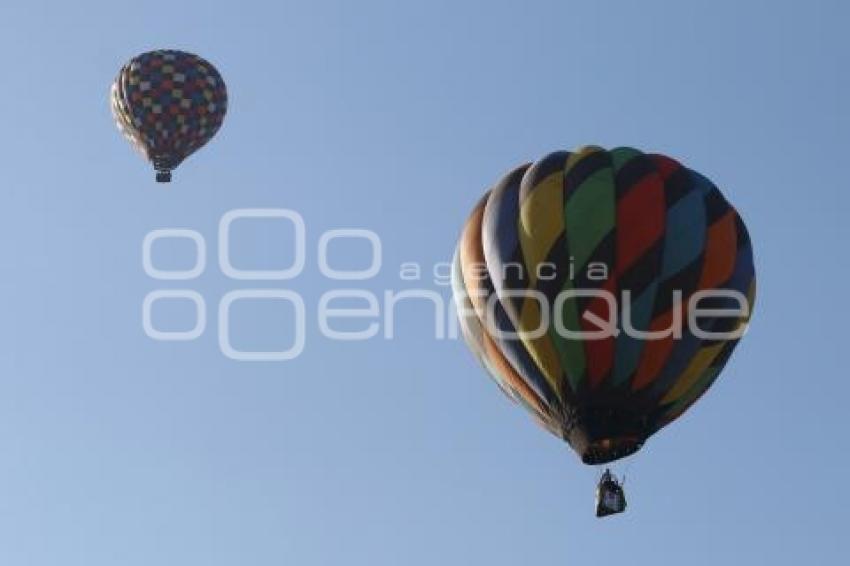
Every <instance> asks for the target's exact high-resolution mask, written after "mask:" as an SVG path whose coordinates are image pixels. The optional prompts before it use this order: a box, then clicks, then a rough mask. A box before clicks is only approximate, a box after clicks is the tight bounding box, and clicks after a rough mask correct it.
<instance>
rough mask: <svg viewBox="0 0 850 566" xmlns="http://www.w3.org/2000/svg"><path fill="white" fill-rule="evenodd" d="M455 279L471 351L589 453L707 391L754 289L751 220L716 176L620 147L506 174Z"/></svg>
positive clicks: (637, 433)
mask: <svg viewBox="0 0 850 566" xmlns="http://www.w3.org/2000/svg"><path fill="white" fill-rule="evenodd" d="M452 279H453V290H454V296H455V302H456V304H457V308H458V315H459V319H460V322H461V328H462V330H463V335H464V338H465V340H466V342H467V344H468V346H469V347H470V349H471V350H472V351H473V352H474V353H475V355H476V356H477V357H478V359H479V360H480V362H481V363H482V365H483V366H484V367H485V369H486V370H487V371H488V373H489V374H490V375H491V376H492V378H493V379H494V380H495V381H496V383H497V384H498V385H499V387H500V388H501V389H502V391H503V392H504V393H505V394H506V395H507V396H508V397H509V398H510V399H512V400H514V401H516V402H517V403H519V404H520V405H522V406H523V407H525V408H526V409H527V410H528V411H529V412H530V413H531V414H532V415H533V417H534V418H535V419H536V420H537V421H538V422H539V423H540V424H541V425H543V426H544V427H545V428H546V429H547V430H549V431H550V432H552V433H553V434H555V435H557V436H559V437H560V438H562V439H563V440H565V441H566V442H567V443H568V444H569V445H570V446H571V447H572V449H573V450H574V451H575V452H576V453H577V454H578V456H579V457H580V458H581V460H582V461H583V462H584V463H586V464H603V463H606V462H611V461H614V460H617V459H619V458H623V457H625V456H628V455H630V454H633V453H634V452H636V451H637V450H639V449H640V448H641V446H643V444H644V443H645V442H646V440H647V439H648V438H649V437H650V436H652V435H653V434H654V433H656V432H657V431H658V430H660V429H661V428H662V427H664V426H666V425H667V424H669V423H671V422H672V421H673V420H675V419H676V418H677V417H679V416H680V415H681V414H682V413H684V412H685V411H686V410H687V409H688V408H689V407H690V406H691V405H692V404H693V403H694V402H696V401H697V400H698V399H699V398H700V397H701V396H702V395H703V393H705V391H706V390H707V389H708V388H709V387H710V386H711V384H712V383H714V381H715V379H716V378H717V376H718V375H719V373H720V371H721V370H722V369H723V367H724V365H725V364H726V362H727V360H728V359H729V356H730V355H731V354H732V351H733V350H734V349H735V346H736V345H737V343H738V340H739V338H740V336H741V335H742V333H743V330H744V329H745V328H746V325H747V322H748V320H749V317H750V314H751V312H752V306H753V299H754V293H755V273H754V267H753V254H752V248H751V244H750V238H749V236H748V233H747V229H746V227H745V226H744V222H743V221H742V220H741V217H740V216H739V215H738V213H737V212H736V211H735V209H734V208H733V207H732V206H731V205H730V204H729V203H728V202H727V201H726V199H725V198H724V197H723V195H722V194H721V193H720V191H719V190H718V189H717V187H716V186H714V184H712V182H711V181H709V180H708V179H707V178H705V177H704V176H702V175H700V174H699V173H697V172H696V171H693V170H691V169H688V168H687V167H685V166H683V165H681V164H680V163H678V162H677V161H675V160H673V159H671V158H669V157H666V156H664V155H660V154H647V153H642V152H641V151H639V150H636V149H633V148H628V147H620V148H616V149H612V150H610V151H608V150H605V149H602V148H599V147H584V148H581V149H579V150H577V151H574V152H567V151H558V152H554V153H551V154H549V155H547V156H545V157H543V158H542V159H540V160H539V161H537V162H535V163H529V164H525V165H522V166H520V167H517V168H515V169H514V170H512V171H510V172H509V173H507V174H506V175H505V176H504V177H503V178H502V179H501V180H500V181H499V182H498V183H496V184H495V185H494V186H493V187H492V189H491V190H489V191H488V192H487V193H486V194H485V195H484V197H483V198H482V199H481V200H480V201H479V202H478V204H477V205H476V206H475V207H474V209H473V210H472V213H471V215H470V216H469V218H468V220H467V222H466V225H465V226H464V229H463V232H462V235H461V238H460V241H459V242H458V245H457V249H456V251H455V256H454V262H453V270H452ZM698 298H699V299H700V300H699V301H697V300H696V299H698ZM693 305H697V306H698V307H699V309H701V311H700V313H699V314H700V315H701V316H700V317H698V318H697V319H696V320H697V323H696V324H695V325H692V324H690V318H689V314H688V313H689V312H690V311H689V310H688V309H689V308H691V306H693ZM730 313H731V314H730ZM676 323H678V326H677V324H676ZM608 479H609V480H610V479H611V476H610V475H608ZM622 507H623V508H624V507H625V504H624V500H623V504H622Z"/></svg>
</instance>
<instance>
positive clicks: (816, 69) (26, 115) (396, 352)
mask: <svg viewBox="0 0 850 566" xmlns="http://www.w3.org/2000/svg"><path fill="white" fill-rule="evenodd" d="M848 21H850V8H848V4H847V3H846V2H841V1H839V0H835V1H832V2H829V1H819V0H816V1H810V2H803V1H798V2H786V1H771V2H767V1H764V2H741V1H739V0H736V1H716V0H712V1H703V2H653V1H643V2H625V1H623V2H572V1H553V2H501V1H492V0H491V1H487V2H457V1H437V0H428V1H422V2H404V3H402V2H393V1H387V2H366V1H361V2H345V1H341V0H340V1H338V2H317V1H303V2H297V3H296V2H266V3H251V2H230V3H219V2H197V1H196V2H161V1H148V2H143V3H140V2H126V3H122V2H115V1H114V0H113V1H110V2H88V3H86V2H54V3H52V4H50V3H41V2H38V1H33V2H15V3H6V4H4V5H3V7H2V9H0V65H2V69H3V80H2V83H0V84H2V91H0V127H2V135H0V156H2V157H0V161H2V163H3V164H4V166H3V173H2V176H1V177H0V199H2V200H0V202H2V203H3V206H2V210H3V214H2V222H0V260H2V264H3V277H2V280H0V281H2V282H0V290H2V298H0V307H1V308H2V310H0V312H2V313H3V314H2V317H0V340H1V342H0V354H1V355H0V564H4V565H10V566H24V565H35V566H48V565H50V566H52V565H57V566H59V565H61V566H72V565H85V566H99V565H109V566H114V565H122V566H135V565H139V566H150V565H154V564H155V565H157V566H166V565H180V566H186V565H195V564H197V565H216V566H218V565H231V564H232V565H236V564H239V565H243V564H250V565H252V566H260V565H267V564H268V565H272V564H274V565H281V564H292V565H297V566H313V565H326V564H329V565H337V564H345V565H368V566H377V565H398V564H404V565H411V566H414V565H429V566H431V565H433V564H446V565H468V564H488V565H493V566H496V565H515V564H550V565H551V564H597V563H620V564H652V565H655V564H712V565H714V564H771V565H779V564H801V563H806V564H818V563H830V564H838V563H842V562H844V561H845V560H846V557H845V554H846V552H845V550H844V542H845V537H846V533H845V529H844V528H843V527H844V526H846V524H847V510H846V509H847V506H848V504H850V496H848V493H850V490H848V489H846V487H844V486H842V485H841V483H840V482H841V481H843V480H845V479H846V477H847V476H848V471H850V470H848V468H850V459H848V456H847V454H846V452H845V449H846V447H847V436H848V432H850V431H848V425H847V416H846V400H847V398H848V397H850V385H848V380H847V375H846V370H845V367H844V365H843V364H842V363H840V360H842V359H844V354H845V352H843V348H845V347H846V345H845V342H846V338H845V332H846V330H845V328H844V321H845V320H846V317H847V314H848V307H847V305H846V299H844V298H843V295H842V293H843V292H844V283H845V281H846V280H847V276H848V267H847V253H846V248H845V245H846V242H847V240H848V237H850V228H848V222H847V220H846V218H847V215H848V212H850V210H848V208H850V196H848V193H850V191H848V187H847V181H846V174H845V168H846V154H847V150H848V149H850V134H848V132H850V112H848V109H847V101H848V100H850V78H848V63H850V40H848V39H847V30H846V26H847V23H848ZM160 47H170V48H178V49H186V50H189V51H193V52H197V53H200V54H202V55H203V56H205V57H207V58H208V59H209V60H211V61H212V62H213V63H215V64H216V66H217V67H218V68H219V70H220V71H221V73H222V74H223V75H224V77H225V79H226V80H227V83H228V86H229V92H230V97H231V106H230V112H229V114H228V116H227V119H226V122H225V125H224V127H223V129H222V130H221V132H220V133H219V135H218V137H217V138H216V139H215V140H214V141H213V142H212V143H211V144H210V145H209V146H208V147H207V148H205V149H204V150H202V151H201V152H199V153H198V154H196V155H195V156H193V157H192V158H191V159H190V160H189V161H187V162H186V163H185V164H184V165H183V166H181V167H180V168H179V169H178V170H177V171H176V172H175V179H174V182H173V183H172V184H171V185H170V186H161V185H156V184H155V183H154V182H153V173H152V171H150V170H149V168H148V167H147V166H146V165H145V164H144V163H143V162H142V161H141V160H140V159H139V158H138V156H137V155H135V154H134V153H133V152H132V151H131V149H130V148H129V146H128V145H127V144H126V143H125V142H124V141H123V140H122V139H121V138H120V136H119V134H118V133H117V131H116V130H115V127H114V126H113V124H112V118H111V116H110V113H109V109H108V105H107V93H108V88H109V84H110V82H111V80H112V79H113V77H114V75H115V74H116V72H117V71H118V69H119V67H120V66H121V65H122V64H123V63H124V62H125V61H126V60H127V59H129V58H130V57H131V56H133V55H135V54H136V53H139V52H141V51H145V50H149V49H153V48H160ZM590 143H597V144H601V145H605V146H617V145H633V146H636V147H640V148H643V149H645V150H652V151H660V152H663V153H667V154H669V155H672V156H674V157H676V158H678V159H680V160H682V161H684V162H685V163H687V164H688V165H690V166H692V167H693V168H695V169H698V170H700V171H702V172H704V173H706V174H707V175H709V176H710V177H711V178H712V179H713V180H714V181H715V182H716V183H717V184H718V185H719V186H720V187H721V188H722V190H723V191H724V193H725V194H726V196H727V197H728V198H729V199H730V200H731V201H732V202H733V203H734V204H735V205H736V206H737V208H738V209H739V210H740V212H741V214H742V215H743V217H744V219H745V220H746V222H747V224H748V226H749V228H750V232H751V235H752V238H753V241H754V247H755V255H756V262H757V272H758V277H759V296H758V299H757V305H756V313H755V317H754V319H753V323H752V326H751V329H750V333H749V334H748V336H746V337H745V339H744V340H743V341H742V343H741V345H740V347H739V348H738V350H737V351H736V352H735V355H734V356H733V358H732V360H731V362H730V363H729V365H728V366H727V368H726V370H725V372H724V374H723V376H722V377H721V378H720V380H719V381H718V382H717V383H716V384H715V386H714V387H713V388H712V390H711V391H710V392H709V393H708V394H707V396H706V397H704V398H703V400H702V401H701V402H700V403H699V404H698V405H697V406H696V407H694V408H693V409H692V410H691V411H690V412H689V413H688V414H687V415H686V416H685V417H684V418H682V419H681V420H679V421H677V422H676V423H674V424H673V425H672V426H670V427H669V428H668V429H665V430H664V431H662V432H661V433H659V434H658V435H657V436H655V437H654V438H653V439H652V440H651V441H650V442H649V443H648V444H647V445H646V447H645V448H644V449H643V450H642V451H641V453H640V454H639V455H638V456H637V457H635V458H632V459H630V460H629V461H627V462H624V463H623V465H622V466H618V470H620V471H625V470H626V469H628V482H627V488H628V495H629V501H630V508H629V510H628V512H627V513H626V514H625V515H622V516H618V517H614V518H610V519H606V520H604V521H600V520H597V519H596V518H595V517H594V516H593V488H594V482H595V479H596V474H597V473H598V471H597V470H595V469H594V468H591V467H586V466H583V465H581V464H580V462H579V461H578V459H577V458H576V457H575V455H574V454H573V453H572V452H571V451H570V450H569V449H568V447H567V446H566V445H565V444H563V443H561V442H560V441H558V439H556V438H554V437H551V436H549V435H547V434H546V433H545V432H544V431H542V430H541V429H538V428H537V427H536V426H535V425H534V424H533V423H532V422H531V420H530V419H529V418H528V417H527V416H526V415H525V414H524V413H523V412H522V411H521V410H520V409H519V408H518V407H516V406H512V405H510V404H509V403H508V402H507V401H506V400H505V399H504V398H503V397H502V396H501V394H500V393H499V392H498V391H497V389H496V388H495V387H494V386H493V384H492V383H491V382H490V381H489V380H488V379H487V378H486V377H485V376H484V373H483V371H482V370H481V368H479V367H478V365H477V363H476V361H475V360H474V359H473V357H472V356H471V355H470V354H469V352H468V351H466V348H465V346H464V345H463V344H462V343H461V342H460V341H453V340H435V339H434V337H433V334H434V331H433V323H432V322H431V318H432V316H433V315H432V314H431V309H430V308H429V306H428V305H427V304H425V303H424V302H421V303H414V302H411V303H409V304H406V305H404V306H402V307H399V310H398V316H397V323H396V334H397V336H396V339H395V340H393V341H386V340H383V339H379V338H375V339H372V340H369V341H364V342H349V343H343V342H336V341H331V340H328V339H326V338H323V337H322V336H320V335H319V330H318V326H317V321H316V316H315V312H316V307H317V304H318V301H319V297H320V295H321V294H322V293H323V292H325V291H327V290H330V289H333V288H335V284H334V283H332V282H330V281H328V280H327V278H325V277H324V276H322V275H321V274H320V272H319V270H318V267H317V254H316V248H317V245H318V241H319V237H320V236H321V234H322V233H323V232H325V231H326V230H329V229H333V228H367V229H370V230H373V231H375V232H376V233H378V234H379V235H380V236H381V238H382V240H383V258H382V259H383V261H382V269H381V272H380V274H379V275H378V276H377V277H375V278H373V279H371V280H369V281H363V282H356V281H355V282H349V283H348V284H346V286H347V287H351V288H360V289H365V290H368V291H371V292H373V293H376V294H377V295H378V296H380V295H381V294H382V293H383V291H384V290H386V289H394V290H401V289H407V288H413V287H421V288H425V289H433V290H436V291H439V292H440V293H442V294H444V295H445V294H447V289H446V288H444V287H440V286H439V285H435V284H434V283H433V282H431V281H428V280H426V281H425V282H420V283H418V284H417V283H415V282H405V281H400V279H399V275H398V266H399V264H400V263H401V262H413V261H415V262H419V263H421V264H422V265H423V266H425V267H426V268H428V267H429V266H430V265H432V264H433V263H434V262H439V261H446V260H448V259H449V258H450V256H451V253H452V250H453V247H454V244H455V241H456V238H457V235H458V232H459V230H460V227H461V225H462V223H463V221H464V219H465V218H466V215H467V213H468V211H469V210H470V208H471V207H472V205H473V204H474V203H475V201H476V200H477V199H478V198H479V196H480V195H481V194H482V193H483V191H484V190H485V189H486V188H487V186H488V185H489V184H491V183H492V182H494V181H495V180H496V179H498V178H499V177H500V176H501V175H502V174H503V173H504V172H505V171H507V170H508V169H509V168H511V167H513V166H514V165H517V164H519V163H522V162H524V161H526V160H531V159H535V158H537V157H540V156H542V155H543V154H545V153H546V152H548V151H551V150H554V149H560V148H563V149H571V148H574V147H577V146H580V145H584V144H590ZM250 207H268V208H289V209H291V210H295V211H298V212H299V213H300V214H301V215H302V217H303V218H304V221H305V225H306V245H307V256H306V266H305V270H304V273H303V274H301V275H300V276H299V277H298V278H297V279H294V280H292V281H286V282H252V281H236V280H233V279H229V278H228V277H226V276H224V275H223V274H222V273H221V271H220V270H219V268H218V265H217V261H216V254H217V251H218V244H217V235H216V234H217V226H218V221H219V219H220V218H221V216H222V215H223V214H224V213H225V212H227V211H228V210H231V209H236V208H250ZM169 227H179V228H190V229H194V230H197V231H198V232H200V233H201V234H202V235H203V236H204V238H205V240H206V243H207V252H208V254H207V255H208V257H207V259H208V261H207V268H206V271H205V272H204V273H203V274H202V275H201V276H200V277H199V278H197V279H195V280H192V281H156V280H154V279H151V278H150V277H148V276H147V275H146V274H145V272H144V270H143V269H142V257H141V256H142V251H141V250H142V241H143V239H144V237H145V234H147V233H148V232H149V231H151V230H154V229H157V228H169ZM237 232H238V233H237ZM233 238H234V241H233V243H232V247H233V250H234V258H236V259H234V263H235V264H237V263H238V265H237V267H242V268H246V269H247V268H251V267H255V268H259V267H263V266H266V267H267V266H274V265H283V264H285V263H286V262H287V261H288V260H289V259H291V256H292V251H291V245H290V244H291V239H290V235H289V234H288V232H287V231H286V226H284V225H282V224H275V223H273V222H267V223H262V222H258V223H256V224H251V223H250V222H249V223H244V222H243V224H242V227H241V229H240V230H238V231H237V230H236V229H235V228H234V234H233ZM160 244H161V245H160ZM186 244H187V242H173V243H172V245H170V246H169V245H168V243H167V242H166V243H163V242H160V243H159V244H157V245H156V246H155V248H154V252H155V259H156V261H157V265H159V266H162V267H163V268H166V267H170V268H172V269H177V268H181V267H185V266H187V265H190V264H191V263H192V257H191V253H190V252H191V247H190V246H187V245H186ZM352 246H353V247H352V249H351V250H350V252H351V253H350V254H349V255H348V256H347V258H343V257H341V256H342V255H345V254H344V253H343V252H342V251H341V250H342V248H343V247H344V246H342V245H340V248H337V249H336V250H331V252H332V254H334V253H335V255H332V260H333V263H334V265H337V266H340V267H343V266H346V265H348V266H349V267H356V266H359V265H363V263H364V262H365V261H367V259H368V258H367V259H364V258H365V257H366V255H367V254H366V253H365V250H364V249H362V248H357V246H355V245H353V244H352ZM355 248H357V249H355ZM358 254H359V255H358ZM346 262H348V263H346ZM257 288H271V289H273V288H285V289H289V290H291V291H294V292H297V293H299V294H300V295H301V296H303V297H304V302H305V305H306V312H307V317H306V328H307V333H306V343H305V349H304V352H303V354H302V355H301V356H299V357H298V358H297V359H295V360H292V361H288V362H254V363H248V362H237V361H233V360H231V359H228V358H226V357H225V356H224V355H222V353H221V351H220V350H219V346H218V340H217V334H216V333H217V328H218V323H217V309H218V303H219V300H220V299H221V297H222V296H223V295H224V294H225V293H227V292H229V291H232V290H236V289H257ZM155 289H192V290H195V291H197V292H199V293H200V294H201V295H203V297H204V299H205V301H206V310H207V314H208V325H207V327H206V330H205V332H204V333H203V334H202V336H201V337H200V338H198V339H197V340H195V341H190V342H157V341H154V340H152V339H151V338H149V337H147V336H146V335H145V332H144V331H143V328H142V301H143V299H144V297H145V296H146V294H147V293H149V292H150V291H153V290H155ZM157 309H158V310H156V311H155V313H154V314H155V322H156V323H157V324H158V325H159V326H161V327H163V328H171V329H176V328H186V327H188V326H191V325H192V316H191V315H192V313H191V309H190V308H188V307H187V304H186V303H173V304H171V303H162V304H161V305H160V307H157ZM231 325H232V332H233V337H234V338H233V340H234V345H236V346H238V347H242V348H273V347H276V346H280V345H281V344H284V345H285V343H286V341H287V340H289V339H290V338H291V336H289V334H291V331H290V327H291V313H290V312H289V311H288V310H287V308H286V307H285V305H284V304H282V303H262V304H258V303H242V304H241V306H239V305H234V308H233V313H232V316H231ZM237 342H238V343H237Z"/></svg>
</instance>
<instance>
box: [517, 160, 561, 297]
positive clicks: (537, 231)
mask: <svg viewBox="0 0 850 566" xmlns="http://www.w3.org/2000/svg"><path fill="white" fill-rule="evenodd" d="M518 232H519V243H520V247H521V248H522V254H523V257H524V258H525V267H526V273H525V276H526V277H527V281H528V284H527V287H528V288H530V289H533V288H534V287H535V286H536V284H537V266H538V265H539V264H541V263H543V262H545V261H546V257H547V256H548V255H549V250H551V249H552V246H553V245H554V243H555V241H556V240H557V239H558V237H559V236H560V235H561V234H563V233H564V173H563V171H557V172H555V173H552V174H551V175H549V176H548V177H546V178H545V179H543V180H542V181H541V182H540V183H539V184H538V185H537V186H536V187H534V188H533V189H532V190H531V191H530V194H529V195H528V198H526V200H525V202H523V203H522V206H521V208H520V216H519V230H518Z"/></svg>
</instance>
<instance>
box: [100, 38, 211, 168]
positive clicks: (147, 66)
mask: <svg viewBox="0 0 850 566" xmlns="http://www.w3.org/2000/svg"><path fill="white" fill-rule="evenodd" d="M111 104H112V113H113V115H114V116H115V121H116V123H117V125H118V128H119V130H121V132H122V133H123V134H124V135H125V136H126V137H127V139H128V140H129V141H130V143H132V144H133V146H135V147H136V149H138V150H139V151H140V152H141V153H142V155H143V156H144V157H145V158H146V159H148V160H149V161H151V163H153V165H154V167H155V168H156V169H157V171H165V172H168V171H170V170H171V169H174V168H175V167H177V165H179V164H180V162H182V161H183V160H184V159H186V157H188V156H189V155H191V154H192V153H194V152H195V151H197V150H198V149H199V148H200V147H202V146H203V145H204V144H206V143H207V142H208V141H209V140H210V139H211V138H212V137H213V136H214V135H215V133H216V132H217V131H218V129H219V128H220V127H221V124H222V121H223V120H224V115H225V113H226V112H227V88H226V87H225V84H224V80H223V79H222V78H221V75H220V74H219V73H218V71H217V70H216V69H215V67H213V66H212V65H211V64H210V63H209V62H207V61H205V60H204V59H202V58H201V57H198V56H197V55H193V54H191V53H185V52H183V51H173V50H158V51H150V52H148V53H143V54H141V55H139V56H137V57H134V58H133V59H131V60H130V61H129V62H128V63H127V64H126V65H124V67H123V68H122V69H121V71H120V72H119V73H118V76H117V77H116V78H115V82H114V83H113V85H112V91H111Z"/></svg>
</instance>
